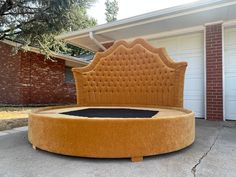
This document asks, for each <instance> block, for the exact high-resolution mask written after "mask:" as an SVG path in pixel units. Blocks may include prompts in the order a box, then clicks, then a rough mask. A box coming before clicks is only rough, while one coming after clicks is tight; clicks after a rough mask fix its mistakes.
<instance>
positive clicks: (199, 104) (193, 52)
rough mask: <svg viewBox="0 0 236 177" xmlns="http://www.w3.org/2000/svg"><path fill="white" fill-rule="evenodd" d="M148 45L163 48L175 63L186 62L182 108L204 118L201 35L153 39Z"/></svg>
mask: <svg viewBox="0 0 236 177" xmlns="http://www.w3.org/2000/svg"><path fill="white" fill-rule="evenodd" d="M150 43H151V44H153V45H154V46H156V47H165V48H166V50H167V52H168V54H169V55H170V57H171V58H173V59H174V60H175V61H186V62H188V67H187V70H186V75H185V85H184V107H186V108H188V109H192V110H193V111H194V112H195V113H196V116H197V117H204V52H203V34H202V33H195V34H188V35H182V36H176V37H170V38H163V39H153V40H150Z"/></svg>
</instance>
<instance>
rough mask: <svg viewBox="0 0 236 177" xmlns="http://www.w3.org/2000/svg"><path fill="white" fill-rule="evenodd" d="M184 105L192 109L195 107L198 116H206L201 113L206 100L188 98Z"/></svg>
mask: <svg viewBox="0 0 236 177" xmlns="http://www.w3.org/2000/svg"><path fill="white" fill-rule="evenodd" d="M184 107H185V108H187V109H192V108H193V107H194V109H195V110H194V112H195V116H196V117H199V118H201V117H203V116H204V115H203V114H201V111H202V110H203V109H204V102H203V101H199V99H198V100H192V99H191V100H189V99H186V100H185V103H184Z"/></svg>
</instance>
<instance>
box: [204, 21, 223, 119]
mask: <svg viewBox="0 0 236 177" xmlns="http://www.w3.org/2000/svg"><path fill="white" fill-rule="evenodd" d="M206 80H207V82H206V92H207V93H206V107H207V110H206V113H207V119H209V120H223V82H222V25H221V24H216V25H209V26H206Z"/></svg>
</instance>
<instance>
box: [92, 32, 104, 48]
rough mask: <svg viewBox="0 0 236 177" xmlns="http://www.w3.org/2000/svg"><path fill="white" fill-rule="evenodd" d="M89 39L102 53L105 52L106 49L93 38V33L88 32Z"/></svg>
mask: <svg viewBox="0 0 236 177" xmlns="http://www.w3.org/2000/svg"><path fill="white" fill-rule="evenodd" d="M89 38H90V39H91V40H92V41H93V42H94V43H95V44H96V45H97V46H98V47H99V48H100V49H102V50H103V51H105V50H106V48H105V47H104V46H103V45H102V44H101V43H100V42H99V41H98V40H97V39H96V38H95V37H94V35H93V32H92V31H90V32H89Z"/></svg>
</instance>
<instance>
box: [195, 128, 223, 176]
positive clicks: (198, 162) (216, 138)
mask: <svg viewBox="0 0 236 177" xmlns="http://www.w3.org/2000/svg"><path fill="white" fill-rule="evenodd" d="M221 129H222V127H220V129H219V131H218V133H217V136H216V137H215V139H214V141H213V142H212V144H211V146H210V147H209V149H208V150H207V151H206V152H205V153H204V154H203V155H202V156H201V157H200V159H199V160H198V161H197V163H196V164H195V165H194V166H193V168H192V169H191V172H192V174H193V176H194V177H196V171H197V167H198V165H200V164H201V162H202V160H203V159H204V158H205V157H206V156H207V155H208V153H209V152H210V151H211V150H212V148H213V147H214V145H215V144H216V141H217V140H218V138H219V136H220V132H221Z"/></svg>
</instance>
